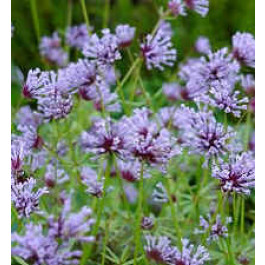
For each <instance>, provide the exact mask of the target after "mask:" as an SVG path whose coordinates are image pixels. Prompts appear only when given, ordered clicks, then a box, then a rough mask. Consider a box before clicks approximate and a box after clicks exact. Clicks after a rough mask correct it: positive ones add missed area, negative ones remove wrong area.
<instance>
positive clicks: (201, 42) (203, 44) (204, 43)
mask: <svg viewBox="0 0 265 265" xmlns="http://www.w3.org/2000/svg"><path fill="white" fill-rule="evenodd" d="M195 50H196V51H197V52H198V53H202V54H208V53H209V52H211V44H210V41H209V39H208V38H206V37H204V36H200V37H199V38H198V39H197V40H196V43H195Z"/></svg>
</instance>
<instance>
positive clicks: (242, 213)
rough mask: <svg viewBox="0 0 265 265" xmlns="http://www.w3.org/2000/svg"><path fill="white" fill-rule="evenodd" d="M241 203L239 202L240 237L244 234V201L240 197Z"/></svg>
mask: <svg viewBox="0 0 265 265" xmlns="http://www.w3.org/2000/svg"><path fill="white" fill-rule="evenodd" d="M241 200H242V202H241V222H240V232H241V235H243V234H244V230H245V199H244V197H243V196H242V198H241Z"/></svg>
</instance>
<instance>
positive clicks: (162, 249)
mask: <svg viewBox="0 0 265 265" xmlns="http://www.w3.org/2000/svg"><path fill="white" fill-rule="evenodd" d="M145 240H146V245H145V246H144V250H145V253H146V256H147V258H148V259H150V260H153V261H155V262H156V263H158V264H170V263H169V262H170V261H171V260H172V256H173V254H174V249H172V247H171V245H170V243H171V242H170V240H169V239H168V238H167V237H164V236H160V237H154V236H150V235H146V236H145Z"/></svg>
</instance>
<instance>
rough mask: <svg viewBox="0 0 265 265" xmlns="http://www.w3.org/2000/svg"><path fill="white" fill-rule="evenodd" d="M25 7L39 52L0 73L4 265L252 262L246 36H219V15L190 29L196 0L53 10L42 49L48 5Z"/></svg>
mask: <svg viewBox="0 0 265 265" xmlns="http://www.w3.org/2000/svg"><path fill="white" fill-rule="evenodd" d="M14 1H16V0H14ZM245 1H246V0H245ZM30 2H31V3H30V4H31V11H32V13H33V22H34V28H35V31H36V32H35V33H36V37H37V38H36V40H39V43H38V46H37V43H35V42H32V41H31V40H32V38H29V37H32V36H31V35H30V34H29V35H28V36H27V42H25V43H26V44H27V46H29V47H28V49H29V50H30V51H32V54H30V58H32V61H31V60H30V61H28V62H27V63H26V64H25V65H23V63H24V62H25V60H21V61H19V63H18V62H16V60H17V59H18V58H19V56H18V53H17V52H16V53H14V54H15V55H16V56H14V58H12V69H11V75H12V78H11V80H12V92H13V91H14V89H15V91H16V92H14V95H13V93H12V119H13V122H12V126H11V203H12V212H11V214H12V264H13V263H14V264H18V263H19V264H28V265H75V264H76V265H77V264H78V265H79V264H80V265H88V264H95V265H98V264H128V265H129V264H134V265H136V264H137V265H138V264H139V265H142V264H150V265H151V264H164V265H208V264H211V265H214V264H220V265H222V264H236V263H240V264H245V265H246V264H252V263H253V262H254V239H253V238H254V226H255V221H254V219H255V215H254V207H255V194H254V192H252V189H254V187H255V154H254V152H255V39H254V36H253V35H252V34H251V33H247V32H244V33H240V32H236V31H235V32H232V33H231V32H230V31H229V32H226V31H225V32H223V33H225V34H221V33H220V35H219V29H220V31H221V28H220V27H215V23H211V25H208V24H209V21H211V22H214V21H217V20H216V18H215V15H216V14H218V13H219V12H216V13H213V14H214V15H212V16H211V17H210V18H209V20H207V19H206V20H204V21H205V22H204V23H205V24H204V27H203V28H199V25H200V23H199V21H200V20H203V19H202V18H201V17H205V16H206V15H207V14H208V12H209V2H210V1H209V0H168V1H166V2H163V1H155V2H156V3H154V5H153V4H152V5H149V4H146V3H142V1H106V3H105V4H104V7H103V8H102V10H101V9H99V8H101V6H100V5H97V4H95V3H94V5H92V4H91V3H92V2H93V1H92V2H91V1H90V2H91V3H90V2H89V1H88V2H89V6H87V5H88V3H87V1H66V2H67V3H66V4H65V3H64V4H65V8H66V9H67V12H65V15H66V16H63V17H64V19H63V20H64V21H62V23H60V24H58V22H59V21H60V19H61V18H62V16H60V13H59V12H62V10H64V9H61V8H58V10H56V12H58V14H57V13H56V15H58V17H57V18H56V20H55V21H53V20H52V21H51V22H52V23H51V25H53V24H57V25H61V26H60V28H57V29H56V31H54V33H53V34H52V35H51V36H43V37H41V36H39V33H40V32H41V33H42V32H46V31H47V29H45V28H43V26H44V25H45V23H47V19H44V18H46V16H47V14H48V13H49V17H50V15H52V14H53V13H54V14H55V9H52V7H53V5H55V3H50V4H49V5H48V6H47V7H49V8H48V9H49V10H48V9H47V10H43V12H40V11H42V10H39V8H41V7H42V3H38V4H37V7H38V9H37V11H38V12H35V11H36V10H35V7H34V1H30ZM39 2H41V1H39ZM50 2H53V1H50ZM58 2H61V1H58ZM94 2H97V1H94ZM136 2H137V3H136ZM143 2H144V1H143ZM149 2H150V1H149ZM151 2H152V1H151ZM162 2H163V3H162ZM217 2H218V1H217ZM217 2H216V3H214V4H213V5H212V7H216V6H219V5H220V4H218V3H217ZM160 3H161V6H158V4H160ZM35 4H36V3H35ZM57 4H58V6H60V3H56V6H57ZM79 5H80V6H79ZM233 5H235V7H236V3H235V4H234V3H233V4H231V7H232V6H233ZM14 6H15V4H14ZM233 7H234V6H233ZM12 8H13V5H12ZM45 8H46V5H45ZM50 8H51V9H50ZM66 9H65V10H64V11H66ZM23 10H24V9H23ZM25 10H27V9H25ZM51 10H53V11H54V12H52V13H50V12H48V13H47V12H46V11H51ZM126 10H129V12H126ZM222 10H223V8H222V9H221V10H219V11H220V14H223V13H222V12H223V11H222ZM234 10H241V9H236V8H234ZM44 11H45V12H44ZM79 12H82V13H83V16H84V21H83V22H81V23H82V24H77V25H75V24H72V23H73V22H74V21H77V20H78V21H80V19H81V20H82V16H80V14H79ZM153 12H154V14H153ZM231 12H232V11H231ZM36 13H37V14H36ZM46 13H47V14H46ZM101 13H102V14H101ZM128 13H130V15H129V16H128ZM149 13H150V14H151V16H149ZM192 13H193V14H192ZM194 13H197V14H194ZM16 14H17V13H16ZM190 14H191V16H192V18H190V17H189V15H190ZM198 14H199V15H198ZM242 14H243V12H242ZM36 15H37V16H38V15H41V19H40V20H39V21H40V25H38V17H37V18H36ZM156 15H157V16H158V17H157V18H158V20H157V21H156V23H155V24H154V25H149V24H148V22H149V21H150V22H151V21H152V22H153V19H154V17H155V16H156ZM43 16H44V17H43ZM79 16H80V17H79ZM142 16H143V17H142ZM145 16H146V17H145ZM22 17H23V16H22ZM24 17H25V16H24ZM47 17H48V16H47ZM233 17H236V18H238V16H234V14H233V12H232V13H231V21H230V20H229V23H231V28H230V30H231V29H234V27H232V18H233ZM132 18H133V19H132ZM139 18H140V19H139ZM20 19H21V16H18V17H17V18H16V20H14V21H15V22H16V23H17V22H18V21H19V20H20ZM23 19H24V18H23ZM25 19H26V18H25ZM117 19H119V20H121V21H122V24H121V23H119V22H117ZM189 19H190V22H188V23H187V22H186V21H188V20H189ZM12 20H13V18H12ZM48 20H49V19H48ZM101 20H102V21H101ZM175 20H177V22H175ZM121 21H120V22H121ZM55 22H56V23H55ZM84 22H85V23H84ZM186 23H187V25H186ZM207 23H208V24H207ZM49 24H50V23H49ZM17 25H19V24H18V23H17ZM51 25H49V27H50V26H51ZM99 25H103V26H102V28H99V27H98V26H99ZM185 25H186V26H185ZM237 25H238V23H237ZM240 25H241V24H240ZM243 25H244V24H242V25H241V26H242V27H243ZM218 26H219V25H218ZM220 26H221V22H220ZM25 28H26V29H27V28H28V24H27V27H25ZM217 28H218V30H217V31H215V29H217ZM40 29H41V30H40ZM187 29H188V31H187ZM186 31H187V32H186ZM196 32H197V35H196ZM209 32H214V33H215V34H216V36H212V35H211V34H207V33H209ZM251 32H253V31H251ZM17 33H18V34H15V36H14V37H13V38H12V42H15V41H17V39H18V37H19V40H20V38H22V36H23V32H21V31H20V32H19V27H18V31H17ZM33 33H34V31H33ZM201 34H205V35H201ZM228 35H232V36H233V37H232V43H231V39H228V40H225V39H222V36H228ZM210 40H211V41H210ZM217 44H218V45H217ZM222 44H224V46H221V45H222ZM19 45H20V43H19ZM19 45H17V43H16V45H12V49H13V46H14V47H15V49H16V47H17V46H19ZM31 45H33V46H31ZM34 45H36V47H34ZM24 46H25V45H23V43H22V45H21V47H20V46H19V47H20V48H21V50H23V48H24ZM37 47H38V48H39V51H40V54H38V57H40V56H41V58H35V57H34V54H33V52H34V51H35V50H37ZM217 47H218V49H217ZM177 49H178V52H177ZM177 54H178V56H177ZM177 57H178V58H177ZM27 58H29V57H27ZM35 59H36V60H35ZM177 59H178V61H177ZM37 62H39V65H38V64H37ZM17 63H18V65H21V66H20V67H18V66H17V65H16V64H17ZM36 65H37V66H36ZM33 67H34V68H33ZM22 72H23V73H26V75H25V78H24V75H23V74H22ZM18 87H21V93H20V95H19V93H17V90H18ZM19 96H21V98H19V99H18V98H17V97H19ZM246 195H248V196H246ZM230 216H233V220H232V218H231V217H230ZM206 247H207V248H206ZM252 261H253V262H252Z"/></svg>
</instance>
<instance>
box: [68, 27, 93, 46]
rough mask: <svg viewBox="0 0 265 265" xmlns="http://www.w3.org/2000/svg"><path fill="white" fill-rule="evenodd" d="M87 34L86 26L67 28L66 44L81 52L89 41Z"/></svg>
mask: <svg viewBox="0 0 265 265" xmlns="http://www.w3.org/2000/svg"><path fill="white" fill-rule="evenodd" d="M89 33H90V32H88V30H87V26H86V24H81V25H78V26H72V27H68V28H67V30H66V36H65V37H66V43H67V44H68V45H70V46H71V47H74V48H77V49H80V50H82V49H83V47H84V46H85V45H86V44H87V43H88V41H89Z"/></svg>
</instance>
